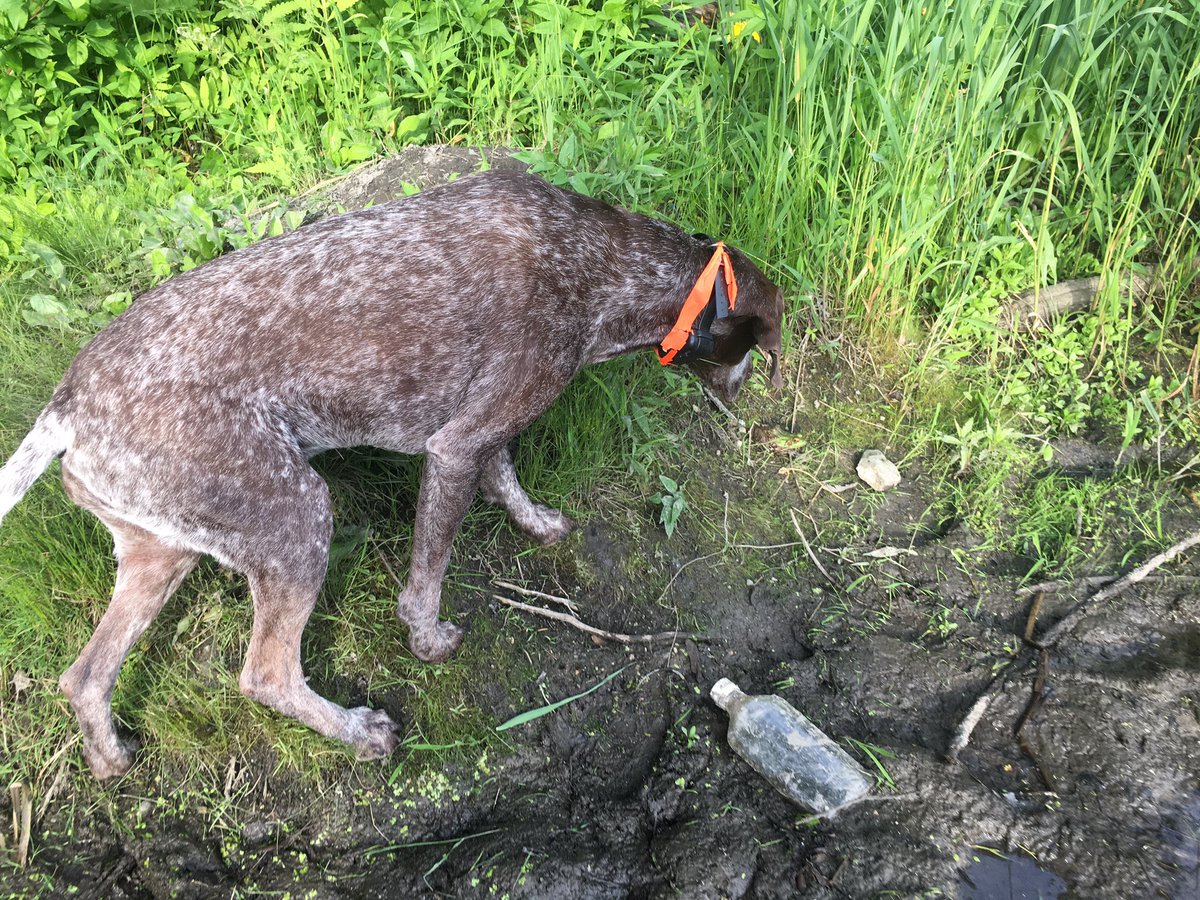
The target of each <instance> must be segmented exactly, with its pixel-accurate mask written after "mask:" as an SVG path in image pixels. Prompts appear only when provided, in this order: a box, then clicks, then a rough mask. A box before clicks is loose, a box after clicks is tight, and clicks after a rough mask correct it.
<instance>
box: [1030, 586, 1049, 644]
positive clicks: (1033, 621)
mask: <svg viewBox="0 0 1200 900" xmlns="http://www.w3.org/2000/svg"><path fill="white" fill-rule="evenodd" d="M1045 597H1046V595H1045V593H1043V592H1042V591H1038V592H1037V593H1036V594H1034V595H1033V602H1032V603H1030V604H1029V618H1028V619H1026V620H1025V643H1027V644H1029V643H1032V641H1033V629H1034V628H1036V627H1037V620H1038V613H1040V612H1041V611H1042V600H1044V599H1045Z"/></svg>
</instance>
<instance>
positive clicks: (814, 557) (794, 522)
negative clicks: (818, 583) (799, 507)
mask: <svg viewBox="0 0 1200 900" xmlns="http://www.w3.org/2000/svg"><path fill="white" fill-rule="evenodd" d="M788 512H789V513H791V516H792V525H793V527H795V529H796V534H798V535H800V541H801V543H803V544H804V549H805V550H806V551H808V558H809V559H811V560H812V561H813V565H815V566H816V567H817V571H819V572H820V573H821V574H822V575H824V576H825V580H826V581H828V582H829V583H830V584H831V585H833V586H834V587H835V588H836V587H837V582H835V581H834V580H833V578H832V577H830V575H829V573H828V572H826V571H825V567H824V566H823V565H821V561H820V560H819V559H817V554H815V553H813V548H812V547H810V546H809V545H808V539H807V538H806V537H805V536H804V531H803V529H801V528H800V523H799V522H798V521H797V520H796V511H795V510H794V509H789V510H788Z"/></svg>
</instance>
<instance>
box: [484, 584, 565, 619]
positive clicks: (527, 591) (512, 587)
mask: <svg viewBox="0 0 1200 900" xmlns="http://www.w3.org/2000/svg"><path fill="white" fill-rule="evenodd" d="M492 584H494V585H495V586H496V587H498V588H502V589H503V590H506V591H512V592H513V593H514V594H520V595H522V596H523V597H537V598H538V599H539V600H549V601H550V602H551V603H557V604H559V605H560V606H565V607H566V608H567V609H568V610H570V611H571V612H572V613H578V612H579V609H578V608H577V607H576V606H575V601H574V600H571V599H570V598H568V597H556V596H554V595H553V594H543V593H542V592H541V591H535V590H533V588H524V587H521V586H520V585H516V584H513V583H512V582H511V581H493V582H492Z"/></svg>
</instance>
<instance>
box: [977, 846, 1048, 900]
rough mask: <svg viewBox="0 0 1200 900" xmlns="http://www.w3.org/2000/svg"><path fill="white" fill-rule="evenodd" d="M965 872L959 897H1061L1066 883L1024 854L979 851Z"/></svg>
mask: <svg viewBox="0 0 1200 900" xmlns="http://www.w3.org/2000/svg"><path fill="white" fill-rule="evenodd" d="M970 852H971V854H972V856H974V857H976V858H975V860H974V861H973V862H972V863H971V865H969V866H967V869H966V871H965V872H963V884H962V886H961V887H960V888H959V890H958V900H1058V898H1059V897H1061V896H1063V894H1065V893H1066V891H1067V883H1066V882H1065V881H1063V880H1062V879H1061V878H1059V877H1058V876H1057V875H1055V874H1054V873H1053V872H1047V871H1046V870H1045V869H1043V868H1042V867H1041V866H1039V865H1038V864H1037V863H1036V862H1034V861H1033V860H1032V859H1030V858H1029V857H1028V856H1025V855H1023V854H1016V855H1012V856H1008V857H1003V858H1002V857H999V856H993V855H992V854H990V853H987V852H981V851H978V850H971V851H970Z"/></svg>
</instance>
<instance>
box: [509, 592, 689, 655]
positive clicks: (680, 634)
mask: <svg viewBox="0 0 1200 900" xmlns="http://www.w3.org/2000/svg"><path fill="white" fill-rule="evenodd" d="M492 596H493V597H494V598H495V599H497V600H499V601H500V602H501V603H503V604H505V605H506V606H511V607H512V608H513V609H519V610H521V611H522V612H527V613H532V614H533V615H535V616H543V617H545V618H547V619H554V621H556V622H565V623H566V624H567V625H570V626H571V627H572V628H577V629H578V630H580V631H582V632H585V633H587V634H591V635H595V636H596V637H598V638H604V639H605V640H608V641H615V642H616V643H618V644H653V643H655V642H656V641H680V640H688V641H696V642H703V641H707V640H708V636H707V635H703V634H692V633H690V632H686V631H663V632H660V633H659V634H620V633H618V632H615V631H606V630H605V629H603V628H596V627H595V626H594V625H589V624H587V623H586V622H583V621H581V620H580V619H579V618H578V617H576V616H573V615H571V614H570V613H560V612H555V611H554V610H552V609H546V608H544V607H541V606H530V605H529V604H528V603H522V602H521V601H519V600H511V599H509V598H508V597H505V596H503V595H501V594H493V595H492Z"/></svg>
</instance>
